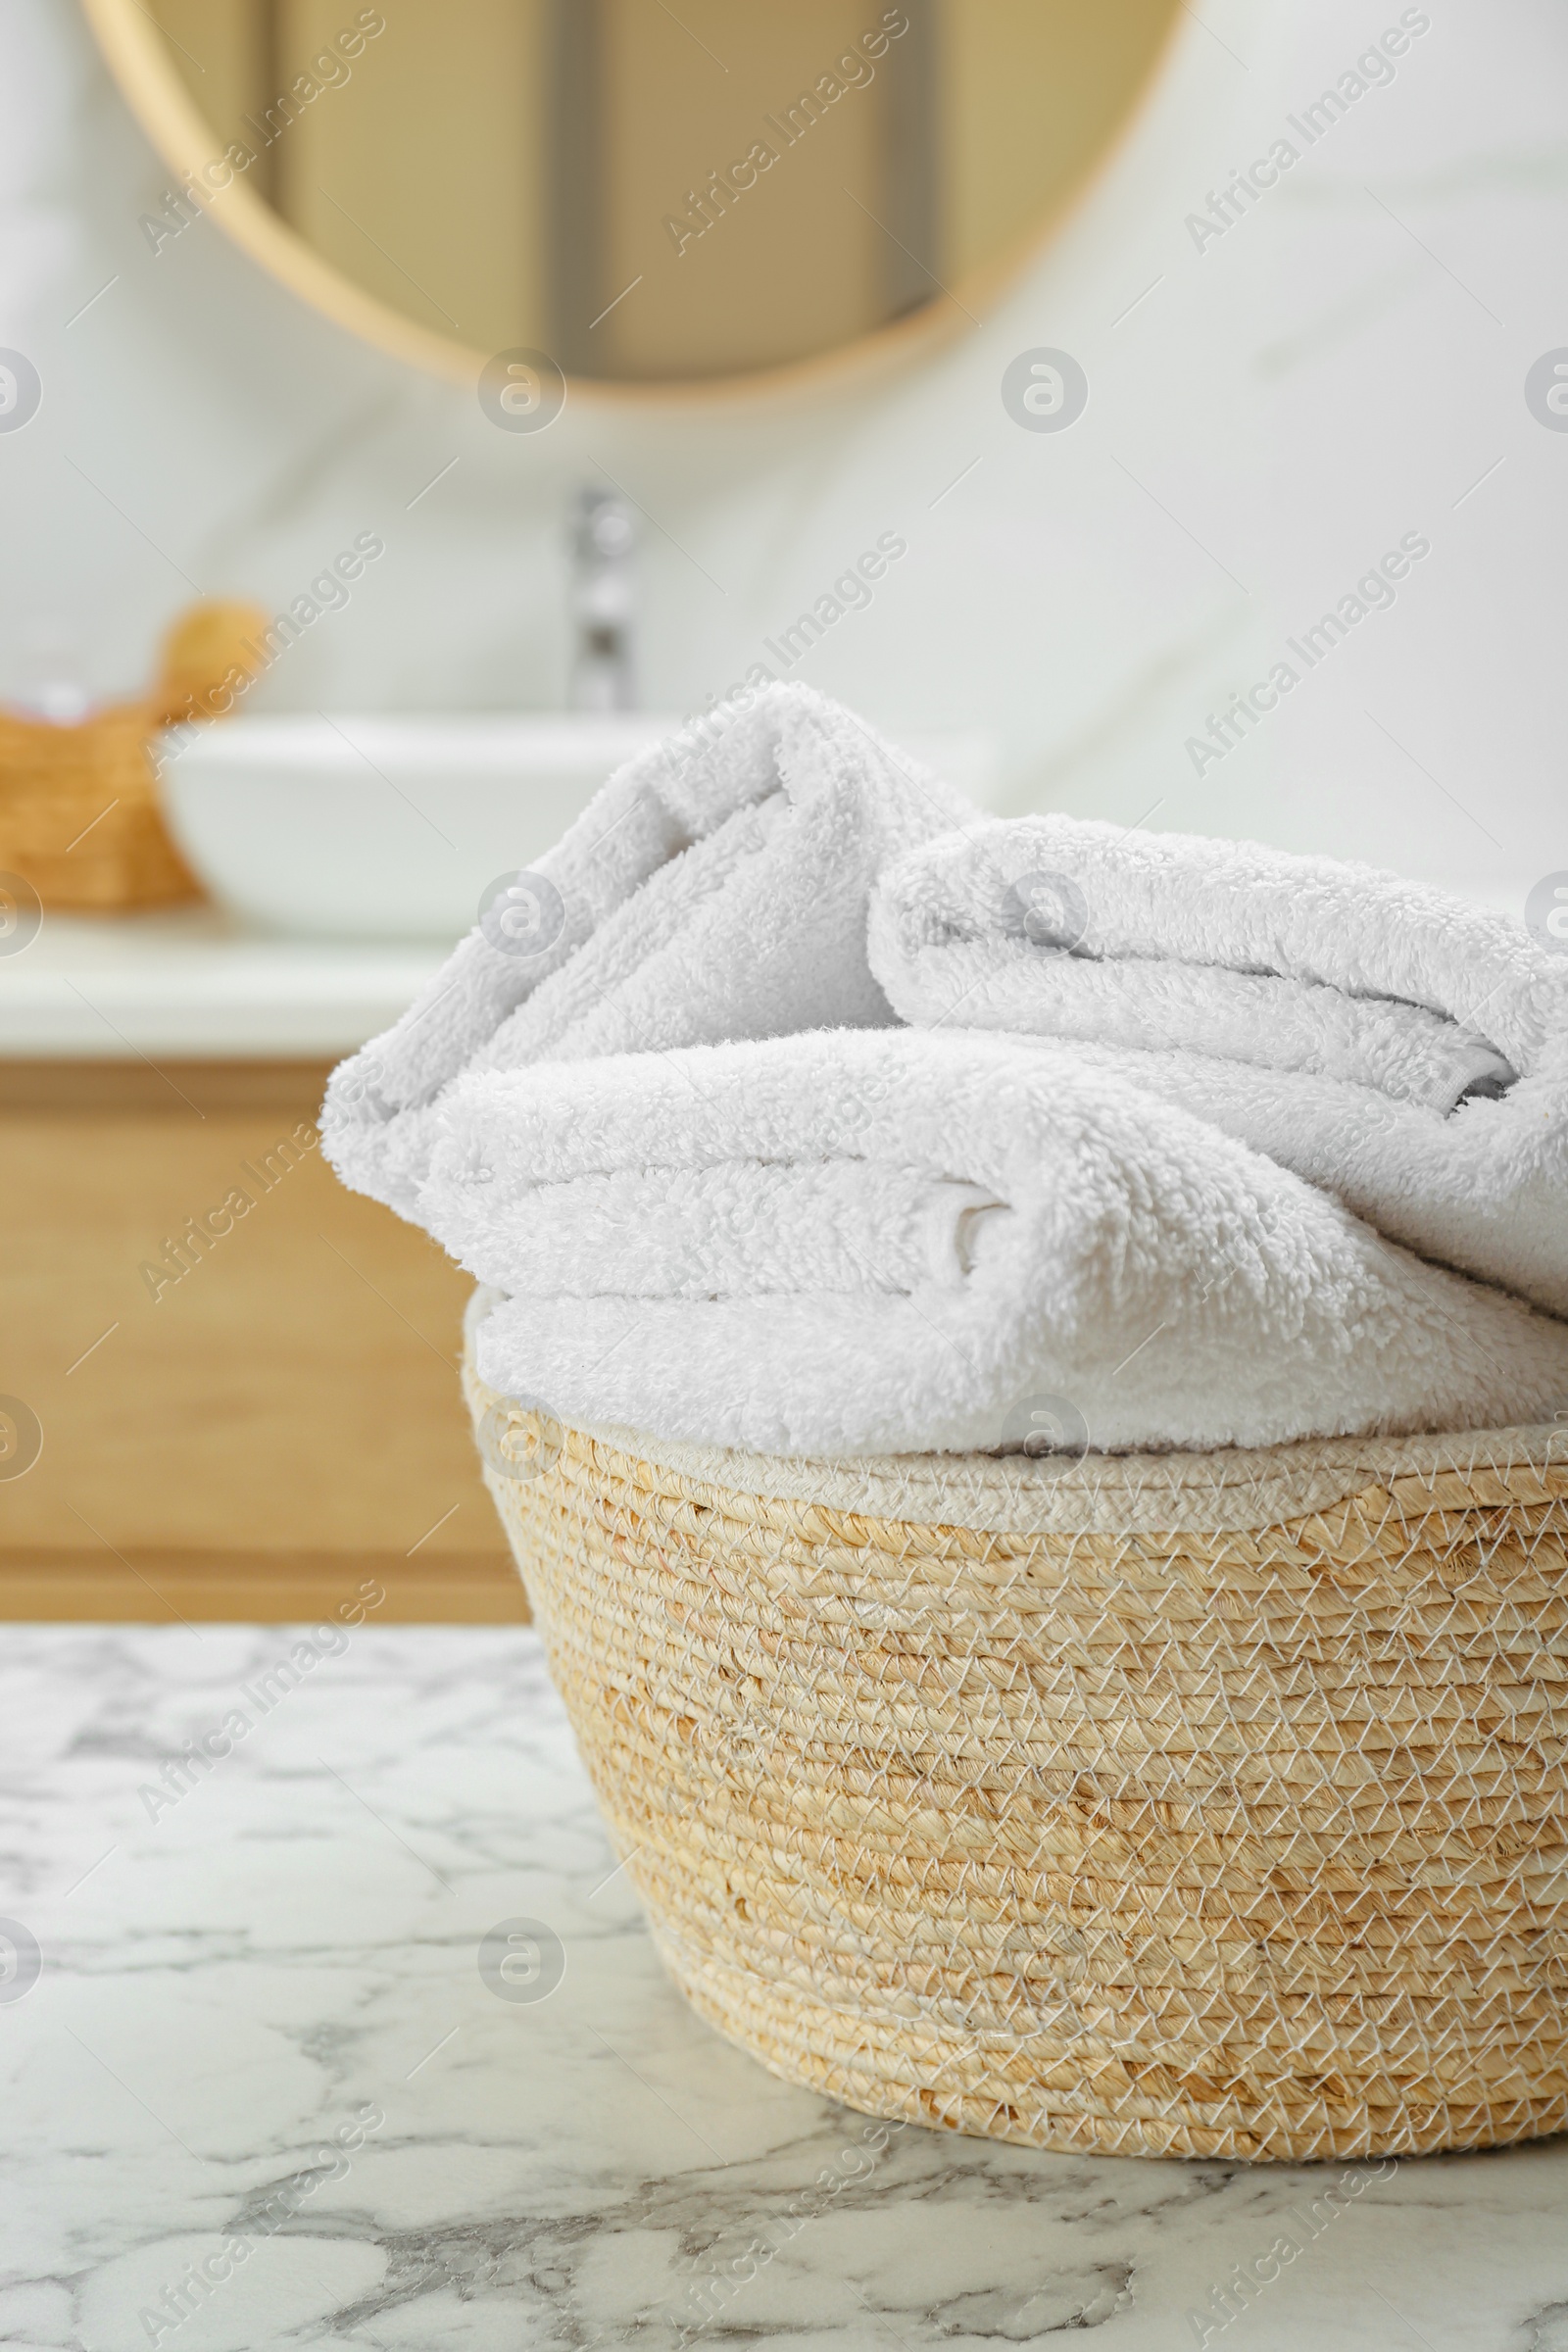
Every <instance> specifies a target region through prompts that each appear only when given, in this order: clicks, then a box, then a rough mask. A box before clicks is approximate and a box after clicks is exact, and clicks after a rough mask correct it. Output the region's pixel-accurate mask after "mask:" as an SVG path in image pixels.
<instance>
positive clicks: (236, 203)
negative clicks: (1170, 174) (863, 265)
mask: <svg viewBox="0 0 1568 2352" xmlns="http://www.w3.org/2000/svg"><path fill="white" fill-rule="evenodd" d="M82 7H83V11H84V13H85V15H86V18H87V21H88V23H89V25H91V27H92V30H93V33H94V35H95V37H96V39H97V42H98V46H99V49H100V51H101V52H102V54H103V57H104V60H105V62H106V63H107V65H108V67H109V69H110V72H111V73H113V75H114V77H115V80H116V82H117V84H118V86H119V88H120V90H121V93H122V95H123V97H124V99H125V101H126V103H127V105H128V106H129V107H130V110H131V113H132V114H133V115H134V116H135V118H136V121H137V122H138V123H140V125H141V128H142V129H143V131H145V133H146V135H147V137H148V138H149V139H150V140H151V142H152V144H153V146H154V147H155V148H156V150H157V152H158V153H159V155H160V156H161V157H162V158H163V160H164V162H165V163H166V164H167V165H168V166H169V168H170V170H171V171H172V172H173V173H174V174H175V177H176V179H177V180H178V181H179V182H180V183H181V184H188V183H189V181H190V180H191V179H192V178H193V177H194V175H195V174H196V173H197V172H201V171H202V169H203V167H204V166H206V165H208V164H210V163H211V161H212V158H213V139H214V133H213V131H212V129H211V127H210V125H209V124H208V123H207V122H206V120H205V118H204V117H203V115H202V113H201V110H200V109H199V107H197V106H196V104H195V103H194V101H193V100H192V98H191V97H190V94H189V92H188V91H187V90H186V88H185V85H184V83H183V82H182V81H181V79H180V76H179V73H178V72H177V71H176V69H175V68H174V66H173V65H172V63H171V61H170V59H169V56H168V53H167V51H166V49H165V46H164V35H163V33H162V32H161V31H160V29H159V27H158V25H157V24H156V22H155V21H154V19H153V18H152V17H151V16H150V15H149V14H148V12H147V10H146V9H144V8H142V7H141V6H139V5H138V0H82ZM1181 15H1182V8H1181V0H1170V14H1169V19H1168V22H1167V24H1166V26H1165V30H1164V32H1163V35H1162V36H1161V37H1160V38H1159V39H1158V40H1157V41H1156V42H1155V43H1154V44H1153V47H1152V51H1151V54H1150V58H1149V62H1148V64H1147V66H1146V68H1145V71H1144V73H1142V75H1141V76H1140V77H1139V78H1138V80H1137V81H1136V82H1135V83H1134V84H1133V85H1132V88H1131V90H1130V92H1129V95H1128V98H1127V101H1126V103H1125V105H1124V107H1123V109H1122V111H1121V113H1120V115H1119V116H1118V117H1117V118H1116V121H1115V123H1114V124H1113V126H1112V128H1111V129H1110V131H1109V133H1108V135H1107V136H1106V138H1105V139H1104V141H1103V144H1102V145H1101V147H1100V148H1099V150H1098V151H1097V153H1096V154H1095V157H1094V159H1093V161H1092V163H1091V164H1090V165H1089V167H1088V169H1087V170H1086V171H1085V172H1083V173H1082V174H1081V175H1080V177H1079V178H1078V180H1077V181H1076V182H1075V183H1074V184H1073V186H1072V187H1071V188H1069V189H1068V190H1066V191H1065V192H1064V193H1063V194H1062V195H1061V196H1060V197H1059V198H1058V199H1057V201H1056V202H1055V204H1054V206H1053V207H1052V208H1051V210H1050V211H1049V212H1048V213H1047V215H1046V216H1045V217H1044V219H1043V220H1042V221H1039V222H1038V223H1037V224H1036V225H1035V226H1034V227H1033V228H1031V229H1030V230H1029V231H1028V232H1027V233H1026V234H1025V235H1024V236H1022V237H1020V238H1019V239H1017V240H1016V241H1015V242H1014V244H1012V245H1011V246H1010V247H1009V248H1008V249H1007V250H1006V251H1005V252H1004V253H1002V254H1000V255H998V256H997V257H996V259H995V260H993V261H991V262H989V263H988V264H987V265H986V266H985V267H984V268H983V269H981V270H973V271H971V272H970V273H969V274H968V275H967V276H966V277H964V278H962V279H960V280H959V281H958V284H957V285H956V288H952V289H944V290H943V292H942V293H941V294H939V295H938V296H937V297H936V298H934V299H933V300H932V301H930V302H928V303H925V304H923V305H922V306H921V307H920V309H919V310H917V311H912V312H910V313H908V314H907V316H906V317H904V318H902V319H893V320H890V321H889V322H888V323H887V324H885V325H883V326H879V327H875V328H873V329H872V330H871V332H870V333H868V334H865V335H862V336H860V337H858V339H857V340H856V341H855V342H852V343H846V344H844V345H841V346H839V347H838V348H837V349H834V350H831V351H826V352H818V353H815V354H813V355H811V356H810V357H809V358H807V359H803V360H794V361H790V362H789V363H787V364H786V365H784V366H782V367H775V368H760V369H756V370H750V371H748V372H746V373H744V374H740V375H730V376H709V377H703V378H700V379H697V380H694V381H689V382H682V381H679V380H667V381H666V380H655V381H642V380H637V381H622V382H616V381H613V380H609V379H605V378H601V377H595V376H581V375H568V376H567V378H566V383H567V387H568V391H569V395H570V397H571V398H572V399H573V400H582V401H584V402H587V403H590V404H601V405H603V406H606V407H610V406H615V407H620V406H623V405H624V404H625V403H627V402H628V401H636V402H640V403H643V404H645V405H646V404H652V403H658V404H660V405H661V406H663V407H666V408H667V407H671V406H690V407H698V406H705V405H708V404H711V402H712V401H714V400H715V399H723V400H731V401H733V400H736V399H758V398H761V399H766V398H768V397H770V396H772V397H777V396H778V395H781V394H782V395H786V396H791V397H796V398H798V397H799V396H800V395H802V394H805V393H811V392H827V393H837V392H842V391H844V390H846V389H854V388H856V387H857V386H858V385H861V384H864V383H866V382H868V381H873V380H875V379H877V378H879V377H882V376H886V375H889V374H892V373H894V372H896V371H897V370H898V368H901V367H903V366H906V365H907V363H908V362H909V361H911V360H914V359H919V358H925V357H927V356H929V355H930V354H932V353H934V352H936V351H938V350H940V349H942V348H943V347H944V346H945V345H947V344H949V343H952V342H955V341H956V340H957V339H958V337H959V336H960V335H961V334H962V333H963V332H964V330H965V328H966V327H967V326H971V325H973V324H975V323H976V314H977V312H978V311H980V310H982V309H983V308H984V307H985V306H987V305H988V304H989V303H991V302H994V301H995V300H997V299H999V298H1000V297H1001V296H1002V295H1003V294H1005V291H1006V290H1007V288H1008V287H1009V286H1011V285H1013V284H1014V283H1016V282H1017V281H1018V280H1019V279H1021V278H1022V277H1023V276H1024V275H1025V274H1026V273H1027V271H1028V270H1029V268H1030V266H1031V264H1032V263H1033V262H1034V261H1036V260H1037V259H1038V257H1039V256H1040V255H1041V254H1042V253H1043V252H1044V251H1045V249H1046V248H1047V246H1048V245H1049V244H1050V243H1051V242H1052V240H1053V239H1054V237H1055V236H1056V234H1057V233H1058V231H1059V229H1060V227H1061V224H1062V222H1063V221H1065V220H1066V219H1067V217H1068V216H1069V215H1070V214H1072V213H1073V212H1075V211H1076V210H1077V209H1078V207H1079V206H1081V205H1082V204H1083V203H1084V202H1085V201H1086V200H1087V198H1088V196H1089V194H1090V192H1091V190H1092V189H1093V188H1094V187H1095V186H1096V185H1097V184H1098V183H1099V181H1100V180H1101V179H1102V177H1103V175H1104V174H1105V173H1107V172H1109V170H1110V169H1111V166H1112V164H1113V162H1114V159H1115V158H1116V157H1117V155H1118V154H1119V153H1120V151H1121V149H1122V148H1123V146H1124V145H1125V143H1126V142H1127V140H1128V139H1129V138H1130V137H1131V135H1132V131H1133V127H1134V125H1135V124H1136V123H1137V121H1138V119H1139V117H1140V116H1141V115H1142V113H1143V111H1144V108H1145V106H1146V104H1147V102H1148V99H1149V95H1150V92H1151V90H1152V87H1153V86H1154V84H1155V82H1156V81H1157V80H1158V78H1159V77H1160V75H1161V73H1162V72H1163V70H1164V67H1165V64H1166V61H1167V59H1168V58H1169V56H1170V52H1171V50H1172V48H1173V47H1174V45H1175V41H1176V38H1177V34H1178V31H1179V28H1180V18H1181ZM200 209H201V210H202V211H204V212H206V213H209V214H211V216H212V217H213V219H214V220H215V221H217V222H218V223H219V225H220V226H221V228H222V229H223V230H224V232H225V233H226V234H227V235H228V236H230V237H232V239H233V241H234V243H235V244H236V245H238V246H239V247H240V248H241V250H242V251H243V252H245V253H247V254H249V255H250V257H251V259H252V260H253V261H255V262H258V263H260V265H261V267H262V268H263V269H264V270H267V271H268V273H269V275H270V276H271V277H273V278H275V279H276V280H277V281H278V282H279V283H280V284H281V285H283V286H286V287H287V288H288V290H289V291H290V292H291V293H293V294H296V295H298V296H299V297H300V299H301V300H302V301H304V302H306V303H308V304H309V305H310V306H311V308H312V309H313V310H316V311H318V312H319V313H320V315H321V316H322V317H323V318H325V319H330V320H331V322H332V323H333V325H335V326H340V327H344V328H346V329H347V330H348V331H349V332H350V333H352V334H355V335H357V336H359V337H360V339H361V340H362V341H363V342H365V343H368V344H369V345H370V346H371V347H372V348H373V349H375V350H378V351H384V352H386V353H388V354H389V355H390V356H391V357H392V358H394V359H398V360H402V361H404V362H406V363H407V364H408V365H409V366H410V367H413V368H420V369H422V370H423V371H424V372H425V373H426V374H430V375H435V376H439V377H442V378H444V379H445V380H446V381H447V382H448V383H453V384H461V385H464V386H465V387H466V388H468V389H470V390H471V389H473V388H474V387H475V386H476V385H477V383H478V380H479V375H480V372H481V370H482V369H483V368H484V367H485V366H486V364H487V362H488V361H489V359H490V357H491V355H490V353H488V352H484V351H479V350H477V349H475V348H471V347H470V346H469V345H467V344H466V343H463V342H460V341H458V340H457V338H456V337H453V336H448V335H441V334H437V333H435V332H434V331H433V330H432V329H430V328H428V327H423V326H420V325H418V324H417V322H416V321H415V320H414V319H409V318H406V317H405V316H404V315H403V313H402V312H400V311H396V310H394V309H393V308H392V307H391V305H390V304H389V303H385V302H382V301H381V300H380V298H379V297H378V296H376V295H374V294H368V293H366V292H365V291H364V290H363V289H362V288H361V287H359V286H357V285H356V284H355V283H354V281H353V279H352V278H350V277H347V276H345V275H344V273H343V272H342V271H341V270H338V269H336V268H335V267H334V266H333V265H332V264H331V263H330V262H325V261H322V260H321V258H320V257H319V254H317V253H316V252H315V250H314V249H313V248H312V247H311V246H310V245H309V244H308V243H307V242H306V240H305V239H304V238H303V237H302V236H300V235H299V234H298V232H297V231H296V230H294V229H292V228H290V227H289V226H288V224H287V222H286V221H283V220H281V219H280V218H279V216H278V215H277V214H276V213H275V212H274V211H273V210H272V208H271V206H270V204H269V203H268V202H267V200H266V198H265V197H263V196H260V195H258V193H257V192H256V190H255V189H254V188H253V187H252V186H251V185H250V184H249V182H248V181H247V180H245V179H244V178H242V177H240V176H238V175H235V176H233V177H231V178H230V180H229V181H228V183H227V185H226V186H224V187H221V188H219V189H211V190H204V191H203V195H202V198H201V205H200Z"/></svg>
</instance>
